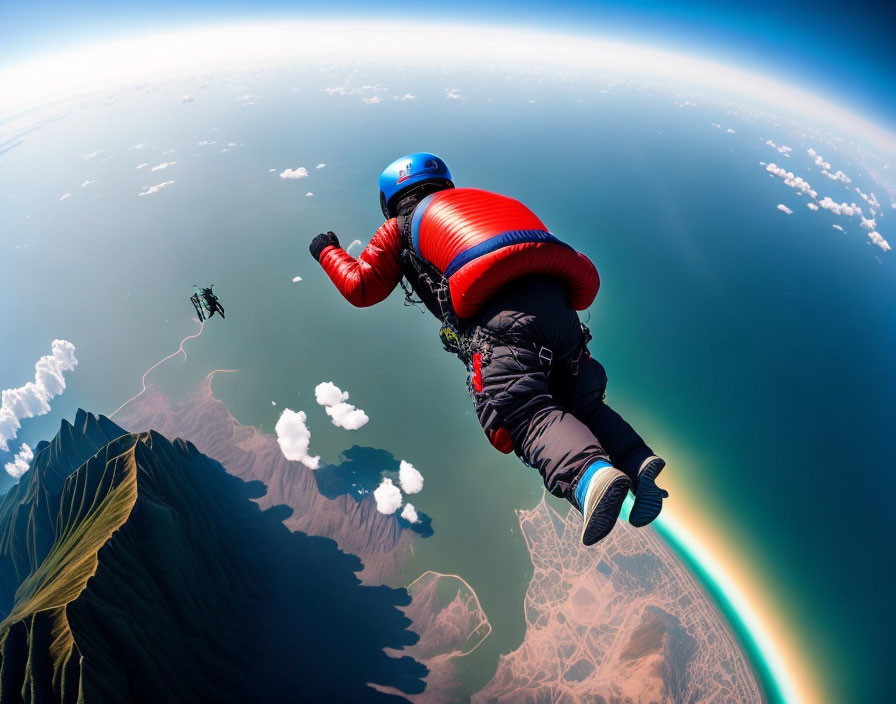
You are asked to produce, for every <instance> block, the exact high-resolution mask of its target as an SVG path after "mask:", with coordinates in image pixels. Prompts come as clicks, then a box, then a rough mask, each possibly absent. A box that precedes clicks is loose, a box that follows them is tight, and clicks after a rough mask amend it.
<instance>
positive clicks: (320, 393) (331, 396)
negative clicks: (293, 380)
mask: <svg viewBox="0 0 896 704" xmlns="http://www.w3.org/2000/svg"><path fill="white" fill-rule="evenodd" d="M314 398H315V399H316V400H317V402H318V403H319V404H320V405H321V406H335V405H336V404H337V403H342V402H343V401H346V400H348V392H347V391H343V390H342V389H340V388H339V387H338V386H336V384H334V383H333V382H332V381H322V382H321V383H320V384H318V385H317V386H315V387H314Z"/></svg>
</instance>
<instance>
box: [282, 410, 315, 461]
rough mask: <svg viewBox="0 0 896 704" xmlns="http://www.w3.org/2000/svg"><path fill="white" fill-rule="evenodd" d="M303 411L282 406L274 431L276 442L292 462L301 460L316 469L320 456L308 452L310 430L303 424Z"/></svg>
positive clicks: (304, 418)
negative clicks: (313, 455)
mask: <svg viewBox="0 0 896 704" xmlns="http://www.w3.org/2000/svg"><path fill="white" fill-rule="evenodd" d="M305 420H306V416H305V411H298V412H296V411H292V410H290V409H289V408H284V409H283V413H281V414H280V418H278V419H277V424H276V425H275V426H274V432H275V433H277V442H278V443H279V444H280V449H281V451H282V452H283V456H284V457H285V458H286V459H288V460H291V461H293V462H301V463H302V464H303V465H305V466H306V467H307V468H308V469H317V468H318V467H319V466H320V457H316V456H315V457H312V456H311V455H310V454H309V453H308V448H309V446H310V445H311V431H310V430H308V426H307V425H305Z"/></svg>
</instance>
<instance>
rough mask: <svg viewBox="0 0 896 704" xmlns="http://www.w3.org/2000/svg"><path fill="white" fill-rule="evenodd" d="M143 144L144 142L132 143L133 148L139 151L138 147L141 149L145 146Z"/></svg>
mask: <svg viewBox="0 0 896 704" xmlns="http://www.w3.org/2000/svg"><path fill="white" fill-rule="evenodd" d="M145 146H146V143H145V142H140V144H135V145H134V149H137V150H138V151H139V150H140V149H143V147H145Z"/></svg>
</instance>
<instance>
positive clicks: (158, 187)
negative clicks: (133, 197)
mask: <svg viewBox="0 0 896 704" xmlns="http://www.w3.org/2000/svg"><path fill="white" fill-rule="evenodd" d="M172 183H174V181H162V182H161V183H157V184H156V185H155V186H150V187H149V188H147V189H146V190H145V191H141V192H140V193H138V194H137V195H138V196H151V195H152V194H153V193H158V192H159V191H161V190H162V189H163V188H167V187H168V186H170V185H171V184H172Z"/></svg>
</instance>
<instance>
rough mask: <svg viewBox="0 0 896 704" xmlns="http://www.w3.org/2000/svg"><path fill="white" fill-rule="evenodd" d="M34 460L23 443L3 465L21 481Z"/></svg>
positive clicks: (32, 452)
mask: <svg viewBox="0 0 896 704" xmlns="http://www.w3.org/2000/svg"><path fill="white" fill-rule="evenodd" d="M33 459H34V451H33V450H32V449H31V448H30V447H28V445H26V444H25V443H22V447H21V448H20V449H19V451H18V452H17V453H16V454H15V457H13V459H12V462H7V463H6V464H5V465H3V467H4V468H5V469H6V472H7V473H8V474H9V476H11V477H15V478H16V479H19V478H21V476H22V475H23V474H24V473H25V472H27V471H28V468H29V467H31V460H33ZM408 506H410V504H408ZM402 515H404V514H402ZM415 515H416V514H415ZM411 523H414V521H411Z"/></svg>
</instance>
